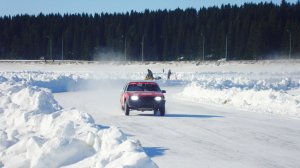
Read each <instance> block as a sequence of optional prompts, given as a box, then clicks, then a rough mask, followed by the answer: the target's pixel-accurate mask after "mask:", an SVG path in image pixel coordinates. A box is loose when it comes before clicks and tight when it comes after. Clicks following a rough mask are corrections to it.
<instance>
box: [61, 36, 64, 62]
mask: <svg viewBox="0 0 300 168" xmlns="http://www.w3.org/2000/svg"><path fill="white" fill-rule="evenodd" d="M61 60H64V37H63V36H62V37H61Z"/></svg>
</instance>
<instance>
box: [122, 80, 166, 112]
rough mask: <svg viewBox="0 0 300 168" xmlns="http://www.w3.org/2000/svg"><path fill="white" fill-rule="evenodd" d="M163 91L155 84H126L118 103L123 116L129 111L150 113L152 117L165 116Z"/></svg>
mask: <svg viewBox="0 0 300 168" xmlns="http://www.w3.org/2000/svg"><path fill="white" fill-rule="evenodd" d="M164 93H166V91H165V90H160V88H159V86H158V84H157V83H156V82H152V81H151V82H150V81H137V82H128V83H127V84H126V85H125V86H124V90H123V92H122V94H121V98H120V102H121V107H122V110H124V112H125V115H127V116H128V115H129V113H130V110H137V111H142V112H143V111H152V110H153V112H154V115H158V114H159V115H160V116H164V115H165V102H166V100H165V96H164Z"/></svg>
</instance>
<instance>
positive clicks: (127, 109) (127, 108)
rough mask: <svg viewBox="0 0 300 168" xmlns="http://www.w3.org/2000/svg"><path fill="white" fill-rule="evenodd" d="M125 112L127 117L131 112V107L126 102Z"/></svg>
mask: <svg viewBox="0 0 300 168" xmlns="http://www.w3.org/2000/svg"><path fill="white" fill-rule="evenodd" d="M124 106H125V107H124V111H125V115H127V116H128V115H129V111H130V108H129V106H128V103H127V101H125V103H124Z"/></svg>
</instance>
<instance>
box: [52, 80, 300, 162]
mask: <svg viewBox="0 0 300 168" xmlns="http://www.w3.org/2000/svg"><path fill="white" fill-rule="evenodd" d="M123 84H124V83H123V82H121V81H120V82H116V81H114V82H113V83H111V81H107V83H104V84H103V86H101V87H99V89H97V90H90V91H77V92H63V93H55V94H54V96H55V98H56V100H57V101H58V102H59V103H60V104H61V105H62V106H63V107H64V108H72V107H75V108H77V109H79V110H82V111H85V112H87V113H89V114H91V115H92V117H93V118H94V119H95V122H96V123H99V124H101V125H104V126H105V125H108V126H110V125H115V126H117V127H118V128H120V129H121V130H122V131H123V132H124V133H126V134H128V135H129V136H132V137H133V138H135V139H138V140H140V142H141V143H142V146H143V147H144V149H145V151H146V153H147V154H148V155H149V156H150V157H151V159H152V160H153V161H154V162H155V163H156V164H157V165H158V166H159V167H162V168H167V167H172V168H176V167H178V168H182V167H187V168H198V167H212V168H218V167H220V168H224V167H228V168H229V167H239V168H241V167H243V168H247V167H249V168H253V167H256V168H257V167H261V168H268V167H270V168H274V167H281V168H282V167H293V168H296V167H300V160H299V156H300V129H299V128H300V122H299V119H292V118H289V117H284V116H278V115H272V114H265V113H262V114H259V113H253V112H248V111H239V110H235V109H233V108H230V107H224V106H221V105H220V106H218V105H207V104H199V103H191V102H183V101H182V100H179V99H178V98H177V94H178V93H179V92H181V91H182V90H183V89H184V87H183V86H177V87H176V86H172V87H170V86H169V87H162V89H165V90H167V94H166V100H167V102H166V110H167V114H166V116H165V117H158V116H152V112H144V113H141V112H135V111H133V112H131V113H130V116H125V115H124V114H123V113H122V111H121V108H120V103H119V97H120V93H121V90H122V88H123Z"/></svg>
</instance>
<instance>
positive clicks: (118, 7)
mask: <svg viewBox="0 0 300 168" xmlns="http://www.w3.org/2000/svg"><path fill="white" fill-rule="evenodd" d="M245 2H254V3H258V2H261V0H252V1H251V0H0V16H3V15H16V14H25V13H26V14H38V13H40V12H42V13H62V14H63V13H82V12H85V13H92V14H93V13H101V12H108V13H113V12H126V11H131V10H135V11H144V10H145V9H150V10H155V9H175V8H177V7H179V8H183V9H185V8H187V7H194V8H196V9H198V8H200V7H203V6H205V7H208V6H214V5H217V6H219V5H221V4H228V3H230V4H237V5H241V4H243V3H245ZM267 2H270V0H268V1H267ZM272 2H274V3H278V4H279V3H280V2H281V0H273V1H272ZM287 2H291V3H295V2H297V0H287Z"/></svg>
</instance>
